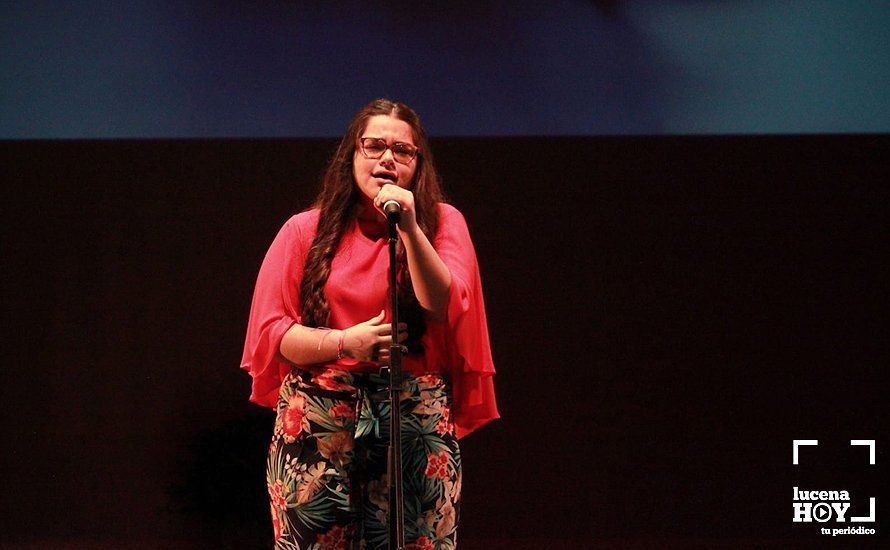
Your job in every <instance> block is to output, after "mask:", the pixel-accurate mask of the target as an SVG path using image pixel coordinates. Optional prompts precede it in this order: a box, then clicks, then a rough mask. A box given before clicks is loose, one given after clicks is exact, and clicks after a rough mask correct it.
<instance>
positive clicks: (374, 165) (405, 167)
mask: <svg viewBox="0 0 890 550" xmlns="http://www.w3.org/2000/svg"><path fill="white" fill-rule="evenodd" d="M361 138H379V139H382V140H383V141H385V142H386V145H388V146H389V147H392V146H393V144H395V143H409V144H411V145H415V143H414V137H413V132H412V131H411V126H410V125H409V124H408V123H407V122H405V121H404V120H399V119H397V118H394V117H391V116H389V115H375V116H372V117H371V118H369V119H368V124H367V126H365V131H364V132H362V133H361V134H359V143H357V144H356V149H355V153H354V155H353V158H352V174H353V177H354V178H355V183H356V185H358V188H359V189H360V190H361V192H362V194H364V195H365V197H367V198H368V199H370V200H374V198H375V197H377V193H379V192H380V188H381V187H383V186H384V185H386V184H387V183H391V184H393V185H398V186H399V187H402V188H404V189H410V188H411V184H412V183H413V181H414V172H415V170H416V169H417V157H416V156H415V157H414V158H413V159H411V161H410V162H409V163H408V164H402V163H400V162H396V161H395V159H394V158H393V154H392V149H389V148H388V149H386V151H384V152H383V156H382V157H380V158H379V159H370V158H367V157H365V155H364V154H363V153H362V151H361Z"/></svg>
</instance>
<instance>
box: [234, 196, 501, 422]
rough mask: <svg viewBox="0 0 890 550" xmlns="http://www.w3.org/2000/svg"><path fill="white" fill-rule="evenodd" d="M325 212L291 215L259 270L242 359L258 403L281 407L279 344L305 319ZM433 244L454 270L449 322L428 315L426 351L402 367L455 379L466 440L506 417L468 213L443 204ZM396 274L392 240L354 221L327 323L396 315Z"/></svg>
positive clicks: (351, 366)
mask: <svg viewBox="0 0 890 550" xmlns="http://www.w3.org/2000/svg"><path fill="white" fill-rule="evenodd" d="M318 216H319V211H318V209H313V210H308V211H306V212H301V213H300V214H297V215H295V216H293V217H291V219H289V220H288V221H287V222H286V223H285V224H284V227H282V228H281V230H280V231H279V232H278V235H277V236H276V237H275V240H274V241H273V242H272V245H271V246H270V247H269V251H268V252H267V253H266V257H265V259H264V260H263V264H262V266H261V267H260V273H259V276H258V277H257V284H256V288H255V290H254V294H253V302H252V304H251V308H250V318H249V321H248V325H247V338H246V341H245V344H244V355H243V357H242V359H241V368H242V369H244V370H246V371H248V372H249V373H250V375H251V377H252V378H253V389H252V393H251V395H250V400H251V401H253V402H254V403H258V404H260V405H264V406H267V407H272V408H275V406H276V404H277V400H278V391H279V388H280V386H281V380H282V379H283V378H284V377H285V376H286V375H287V374H288V373H289V372H290V370H291V368H292V364H291V363H290V362H289V361H288V360H287V359H285V358H284V357H283V356H282V355H281V353H280V352H279V345H280V344H281V339H282V338H283V337H284V333H285V332H287V330H288V329H289V328H290V327H291V326H292V325H293V324H294V323H299V322H301V316H300V280H301V279H302V277H303V265H304V264H305V262H306V254H307V253H308V251H309V247H310V246H311V244H312V240H313V238H314V237H315V230H316V226H317V225H318ZM433 247H434V248H435V249H436V251H437V252H438V254H439V257H440V258H442V261H443V262H445V265H446V266H447V267H448V270H449V271H450V272H451V288H450V295H449V301H448V313H447V321H445V322H434V321H429V320H428V321H427V330H426V334H424V336H423V339H422V342H423V345H424V351H425V353H424V354H423V355H415V354H408V355H406V356H404V357H403V360H402V368H403V370H405V371H408V372H412V373H415V374H421V373H429V372H437V373H447V374H449V375H450V378H451V383H452V390H453V392H454V395H453V399H454V401H453V407H454V410H453V413H454V422H455V427H456V428H457V436H458V437H463V436H465V435H467V434H468V433H470V432H472V431H473V430H475V429H476V428H478V427H480V426H482V425H483V424H486V423H488V422H490V421H491V420H494V419H495V418H499V414H498V411H497V403H496V402H495V395H494V384H493V381H492V375H493V374H494V373H495V370H494V364H493V363H492V360H491V347H490V345H489V343H488V324H487V323H486V320H485V305H484V303H483V300H482V283H481V280H480V277H479V266H478V264H477V262H476V252H475V250H474V248H473V243H472V241H471V240H470V233H469V231H468V230H467V223H466V221H465V220H464V217H463V215H461V213H460V212H459V211H458V210H457V209H456V208H454V207H453V206H451V205H448V204H444V203H440V204H439V229H438V232H437V233H436V236H435V238H434V239H433ZM388 271H389V255H388V245H387V241H386V238H376V239H375V238H370V237H368V236H367V235H365V233H364V232H362V230H361V229H360V227H359V225H358V224H357V223H354V224H353V226H352V228H350V230H348V231H347V232H346V233H345V234H344V235H343V238H342V240H341V242H340V247H339V249H338V250H337V254H336V255H335V256H334V259H333V262H332V264H331V275H330V277H329V278H328V281H327V283H326V285H325V289H324V290H325V295H326V296H327V299H328V303H329V304H330V308H331V315H330V318H329V323H328V326H330V327H331V328H336V329H345V328H348V327H351V326H353V325H355V324H358V323H361V322H364V321H367V320H368V319H370V318H371V317H374V316H375V315H377V314H378V313H380V310H381V309H385V310H386V312H387V315H386V318H387V319H390V312H389V309H390V308H389V292H388V285H389V279H388ZM307 366H309V365H307ZM312 366H313V367H322V368H330V369H337V370H348V371H361V372H371V371H376V370H377V369H379V365H376V364H374V363H363V362H358V361H355V360H353V359H348V358H344V359H340V360H338V361H334V362H331V363H328V364H325V365H312Z"/></svg>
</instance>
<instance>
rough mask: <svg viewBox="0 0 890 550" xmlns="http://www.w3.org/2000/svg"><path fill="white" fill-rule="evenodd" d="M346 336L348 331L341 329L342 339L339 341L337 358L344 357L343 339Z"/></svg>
mask: <svg viewBox="0 0 890 550" xmlns="http://www.w3.org/2000/svg"><path fill="white" fill-rule="evenodd" d="M345 338H346V331H345V330H341V331H340V341H339V342H337V359H343V340H344V339H345Z"/></svg>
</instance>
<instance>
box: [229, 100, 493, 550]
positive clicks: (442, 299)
mask: <svg viewBox="0 0 890 550" xmlns="http://www.w3.org/2000/svg"><path fill="white" fill-rule="evenodd" d="M388 201H396V202H397V203H398V204H399V205H400V206H401V215H400V222H399V225H398V235H399V245H398V252H397V257H398V262H399V263H398V265H399V268H398V281H399V283H398V289H397V290H398V294H399V304H400V307H399V319H400V320H403V321H405V323H404V324H402V325H401V326H400V327H399V332H398V334H399V336H398V341H399V342H401V343H402V344H403V345H404V346H405V348H407V351H408V353H407V354H405V355H404V356H403V358H402V369H403V371H404V372H405V374H406V380H405V382H404V384H403V386H402V392H401V394H400V395H401V396H402V397H401V426H402V464H403V482H404V483H403V487H404V510H405V516H404V517H405V540H406V542H407V543H408V547H409V548H429V549H432V548H447V549H450V548H454V547H455V546H456V540H457V523H458V516H459V511H460V492H461V455H460V450H459V446H458V439H459V438H461V437H463V436H465V435H467V434H468V433H470V432H472V431H473V430H475V429H476V428H478V427H480V426H482V425H483V424H485V423H487V422H489V421H491V420H493V419H495V418H498V412H497V406H496V403H495V396H494V386H493V383H492V375H493V374H494V372H495V371H494V366H493V364H492V360H491V350H490V347H489V343H488V328H487V325H486V320H485V308H484V305H483V300H482V288H481V283H480V278H479V268H478V265H477V263H476V255H475V251H474V249H473V244H472V242H471V240H470V235H469V232H468V230H467V225H466V222H465V221H464V218H463V216H462V215H461V214H460V212H458V211H457V210H456V209H455V208H454V207H452V206H450V205H447V204H445V203H444V202H442V192H441V189H440V187H439V178H438V176H437V175H436V169H435V167H434V165H433V156H432V152H431V151H430V148H429V143H428V141H427V137H426V133H425V132H424V130H423V128H422V127H421V124H420V120H419V118H418V117H417V114H416V113H415V112H414V111H413V110H411V109H410V108H409V107H407V106H406V105H403V104H401V103H393V102H391V101H388V100H383V99H381V100H376V101H374V102H372V103H370V104H369V105H367V106H365V107H364V108H363V109H362V110H361V111H359V113H358V114H357V115H356V116H355V118H354V119H353V120H352V123H351V124H350V125H349V128H348V129H347V131H346V135H345V136H343V139H342V141H341V142H340V145H339V147H338V148H337V151H336V153H335V155H334V157H333V159H332V160H331V162H330V164H329V166H328V167H327V170H326V172H325V174H324V178H323V185H322V190H321V193H320V194H319V196H318V198H317V199H316V201H315V204H314V205H313V207H312V208H311V209H309V210H306V211H304V212H301V213H299V214H297V215H295V216H293V217H292V218H290V219H289V220H288V221H287V222H286V223H285V224H284V226H283V227H282V228H281V230H280V231H279V233H278V235H277V236H276V237H275V240H274V241H273V242H272V245H271V246H270V248H269V251H268V252H267V253H266V257H265V259H264V260H263V264H262V266H261V268H260V272H259V276H258V278H257V284H256V289H255V291H254V295H253V302H252V305H251V311H250V319H249V323H248V328H247V339H246V343H245V346H244V356H243V358H242V361H241V368H243V369H245V370H247V371H248V372H249V373H250V375H251V377H252V378H253V387H252V394H251V396H250V399H251V401H253V402H255V403H258V404H260V405H265V406H267V407H272V408H274V409H276V411H277V417H276V420H275V430H274V434H273V436H272V444H271V446H270V447H269V457H268V465H267V483H268V489H269V496H270V499H271V511H272V523H273V527H274V531H275V544H276V548H299V549H304V550H305V549H309V548H312V549H322V548H344V549H346V548H353V547H362V548H387V547H388V520H387V517H388V493H387V489H386V487H387V479H386V472H387V469H386V457H387V445H388V443H389V417H390V407H389V402H388V391H387V388H388V377H386V376H381V374H380V370H381V367H385V366H387V365H388V363H389V350H390V345H391V344H392V339H393V337H392V333H391V321H390V319H391V312H390V306H389V277H388V271H389V255H388V244H387V228H388V226H387V223H388V222H387V220H386V217H385V216H384V215H383V213H382V208H383V205H384V204H385V203H386V202H388Z"/></svg>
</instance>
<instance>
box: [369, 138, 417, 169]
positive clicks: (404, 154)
mask: <svg viewBox="0 0 890 550" xmlns="http://www.w3.org/2000/svg"><path fill="white" fill-rule="evenodd" d="M359 142H360V143H361V150H362V154H363V155H364V156H365V158H369V159H379V158H380V157H382V156H383V154H384V153H386V150H387V149H390V150H392V158H393V159H394V160H395V161H396V162H398V163H399V164H411V161H412V160H414V157H416V156H417V147H415V146H413V145H411V144H410V143H402V142H401V141H397V142H395V143H393V144H392V145H387V144H386V141H384V140H382V139H380V138H372V137H365V138H361V139H360V140H359Z"/></svg>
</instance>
